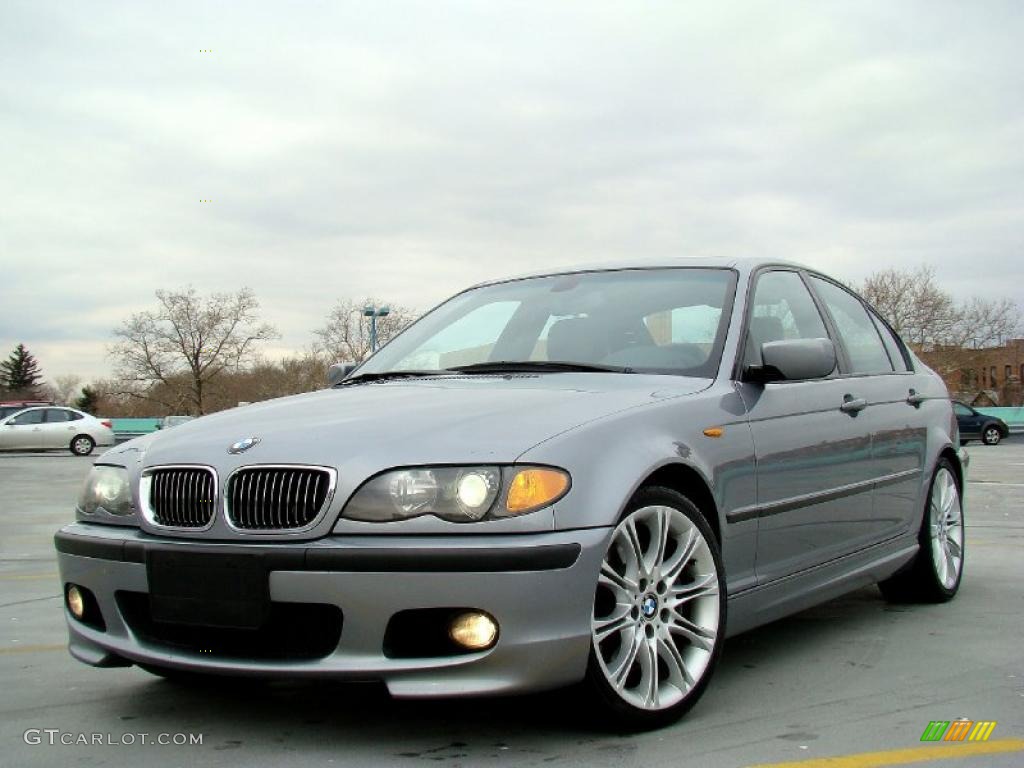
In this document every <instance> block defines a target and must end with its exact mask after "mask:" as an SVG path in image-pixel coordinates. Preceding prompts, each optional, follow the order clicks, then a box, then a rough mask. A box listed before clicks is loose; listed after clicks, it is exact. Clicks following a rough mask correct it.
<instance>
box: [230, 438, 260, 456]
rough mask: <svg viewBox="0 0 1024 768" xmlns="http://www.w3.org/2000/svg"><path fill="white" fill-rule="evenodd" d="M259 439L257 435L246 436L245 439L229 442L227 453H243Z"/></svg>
mask: <svg viewBox="0 0 1024 768" xmlns="http://www.w3.org/2000/svg"><path fill="white" fill-rule="evenodd" d="M259 441H260V439H259V438H258V437H247V438H245V440H239V441H238V442H237V443H232V444H231V446H230V447H229V448H228V453H245V452H246V451H248V450H249V449H250V448H252V447H253V446H254V445H256V444H257V443H258V442H259Z"/></svg>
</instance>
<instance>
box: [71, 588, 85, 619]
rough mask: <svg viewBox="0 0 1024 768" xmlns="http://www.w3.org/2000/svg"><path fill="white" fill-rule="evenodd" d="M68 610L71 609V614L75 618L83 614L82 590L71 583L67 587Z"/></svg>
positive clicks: (79, 617)
mask: <svg viewBox="0 0 1024 768" xmlns="http://www.w3.org/2000/svg"><path fill="white" fill-rule="evenodd" d="M67 601H68V610H69V611H71V615H72V616H74V617H75V618H76V619H81V618H82V617H83V616H85V597H84V596H83V595H82V590H80V589H79V588H78V587H76V586H75V585H74V584H72V585H71V586H70V587H68V595H67Z"/></svg>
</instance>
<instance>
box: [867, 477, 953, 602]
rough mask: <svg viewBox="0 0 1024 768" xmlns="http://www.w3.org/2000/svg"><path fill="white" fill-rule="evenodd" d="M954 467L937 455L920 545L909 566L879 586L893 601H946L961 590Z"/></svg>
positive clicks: (929, 487) (919, 538)
mask: <svg viewBox="0 0 1024 768" xmlns="http://www.w3.org/2000/svg"><path fill="white" fill-rule="evenodd" d="M956 478H957V474H956V470H955V469H954V468H953V464H952V463H951V462H950V461H949V459H947V458H942V459H939V462H938V464H937V465H936V466H935V471H934V472H933V473H932V482H931V484H930V485H929V486H928V500H927V501H926V502H925V509H924V515H923V519H922V521H921V530H920V532H919V533H918V543H919V544H920V547H919V549H918V551H917V554H916V555H915V556H914V559H913V560H912V561H911V564H910V566H909V567H908V568H906V569H904V570H903V571H900V572H899V573H897V574H895V575H894V576H891V577H890V578H888V579H886V580H885V581H883V582H880V583H879V585H878V587H879V589H881V591H882V595H884V596H885V598H886V599H887V600H889V601H891V602H896V603H910V602H920V603H945V602H947V601H949V600H952V599H953V598H954V597H955V596H956V593H957V592H958V591H959V590H960V582H961V580H962V579H963V575H964V554H965V550H964V512H963V504H962V501H961V495H960V485H959V483H957V479H956Z"/></svg>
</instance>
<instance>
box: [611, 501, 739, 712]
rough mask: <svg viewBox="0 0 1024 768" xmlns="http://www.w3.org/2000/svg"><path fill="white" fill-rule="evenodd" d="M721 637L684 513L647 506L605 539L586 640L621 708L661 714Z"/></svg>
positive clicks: (702, 558)
mask: <svg viewBox="0 0 1024 768" xmlns="http://www.w3.org/2000/svg"><path fill="white" fill-rule="evenodd" d="M719 630H720V595H719V574H718V568H717V566H716V563H715V558H714V556H713V554H712V551H711V548H710V546H709V544H708V542H707V540H706V539H705V537H704V535H703V534H702V533H701V532H700V530H699V529H698V528H697V526H696V525H695V524H694V523H693V521H691V520H690V518H689V517H687V516H686V515H685V514H683V512H681V511H680V510H678V509H675V508H673V507H669V506H646V507H642V508H640V509H637V510H635V511H634V512H632V513H630V514H629V515H628V516H627V517H626V518H625V519H624V520H623V521H622V522H621V523H619V525H618V526H617V527H616V529H615V532H614V533H613V534H612V543H611V545H610V546H609V548H608V552H607V554H606V555H605V559H604V561H603V563H602V564H601V574H600V576H599V578H598V587H597V593H596V596H595V600H594V611H593V616H592V621H591V634H592V638H593V646H594V651H595V656H596V659H597V662H598V665H599V667H600V670H601V672H602V673H603V675H604V678H605V680H606V682H607V683H608V685H609V686H611V688H612V690H614V691H615V693H616V694H617V695H618V696H619V698H621V699H622V700H623V701H624V702H625V703H627V704H629V705H631V706H633V707H636V708H638V709H641V710H647V711H659V710H665V709H668V708H670V707H673V706H674V705H676V704H678V703H679V702H681V701H683V700H684V699H685V698H686V697H687V695H688V694H689V693H690V691H692V690H693V689H694V688H695V687H696V686H697V685H698V684H699V683H700V681H701V679H702V678H703V677H704V675H705V673H706V672H707V671H708V668H709V665H710V663H711V661H712V658H713V655H714V651H715V643H716V639H717V637H718V634H719Z"/></svg>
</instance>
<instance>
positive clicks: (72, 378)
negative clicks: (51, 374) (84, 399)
mask: <svg viewBox="0 0 1024 768" xmlns="http://www.w3.org/2000/svg"><path fill="white" fill-rule="evenodd" d="M50 388H51V390H52V391H53V401H54V402H56V403H60V404H61V405H74V404H75V402H77V400H78V397H79V395H81V394H82V377H81V376H76V375H75V374H73V373H67V374H64V375H63V376H58V377H57V378H56V379H54V382H53V384H52V385H51V386H50Z"/></svg>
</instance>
